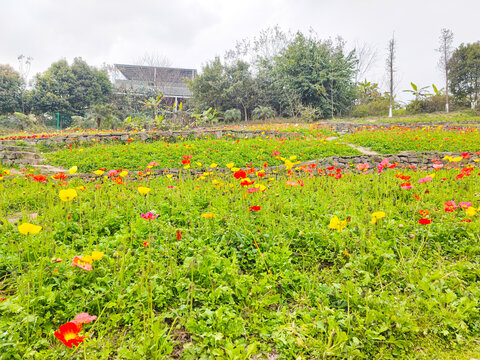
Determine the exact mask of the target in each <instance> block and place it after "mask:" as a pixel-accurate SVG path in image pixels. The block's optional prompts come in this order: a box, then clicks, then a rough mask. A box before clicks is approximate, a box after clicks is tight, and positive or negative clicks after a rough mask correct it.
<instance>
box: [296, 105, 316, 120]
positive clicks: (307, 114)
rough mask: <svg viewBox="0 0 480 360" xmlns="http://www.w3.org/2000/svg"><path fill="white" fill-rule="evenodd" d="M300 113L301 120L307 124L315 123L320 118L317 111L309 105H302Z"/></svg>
mask: <svg viewBox="0 0 480 360" xmlns="http://www.w3.org/2000/svg"><path fill="white" fill-rule="evenodd" d="M299 111H300V118H301V119H302V120H303V121H306V122H314V121H316V120H317V119H318V117H319V116H318V112H317V109H315V108H314V107H312V106H310V105H307V106H303V105H300V107H299Z"/></svg>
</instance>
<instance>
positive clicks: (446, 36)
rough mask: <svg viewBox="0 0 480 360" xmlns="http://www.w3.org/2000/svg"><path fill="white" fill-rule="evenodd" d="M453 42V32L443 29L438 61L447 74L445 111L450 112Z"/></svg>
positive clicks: (445, 74)
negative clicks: (449, 89)
mask: <svg viewBox="0 0 480 360" xmlns="http://www.w3.org/2000/svg"><path fill="white" fill-rule="evenodd" d="M452 42H453V32H452V31H451V30H448V29H442V30H441V34H440V46H439V48H438V49H437V51H438V52H439V53H440V60H439V61H438V66H439V67H440V69H442V71H443V75H444V76H445V97H446V102H445V111H446V112H447V113H448V111H449V103H448V80H449V77H448V75H449V69H448V63H449V61H450V58H451V57H452V52H453V51H452Z"/></svg>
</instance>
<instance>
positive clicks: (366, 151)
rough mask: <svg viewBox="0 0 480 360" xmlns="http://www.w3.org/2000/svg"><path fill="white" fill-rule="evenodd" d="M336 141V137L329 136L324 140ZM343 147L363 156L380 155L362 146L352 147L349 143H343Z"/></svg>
mask: <svg viewBox="0 0 480 360" xmlns="http://www.w3.org/2000/svg"><path fill="white" fill-rule="evenodd" d="M337 139H338V137H337V136H329V137H327V138H326V139H325V140H327V141H333V140H337ZM345 145H348V146H350V147H351V148H353V149H355V150H358V151H360V152H361V153H362V154H363V155H380V154H379V153H378V152H376V151H373V150H371V149H369V148H367V147H363V146H359V145H353V144H349V143H345Z"/></svg>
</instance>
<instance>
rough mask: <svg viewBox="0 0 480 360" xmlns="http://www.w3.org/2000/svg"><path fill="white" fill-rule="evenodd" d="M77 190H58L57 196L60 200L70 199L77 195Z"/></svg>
mask: <svg viewBox="0 0 480 360" xmlns="http://www.w3.org/2000/svg"><path fill="white" fill-rule="evenodd" d="M77 195H78V194H77V191H76V190H75V189H65V190H60V192H59V193H58V196H59V197H60V199H61V200H62V201H72V200H73V199H75V198H76V197H77Z"/></svg>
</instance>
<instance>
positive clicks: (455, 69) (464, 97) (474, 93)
mask: <svg viewBox="0 0 480 360" xmlns="http://www.w3.org/2000/svg"><path fill="white" fill-rule="evenodd" d="M448 68H449V72H450V85H451V89H452V94H453V95H454V96H455V97H456V98H457V99H458V100H459V101H461V102H469V103H470V106H471V108H472V109H475V108H476V106H477V104H478V97H479V92H480V41H478V42H476V43H473V44H466V45H465V44H461V45H460V46H459V47H458V48H457V49H455V51H454V52H453V54H452V57H451V58H450V61H449V62H448Z"/></svg>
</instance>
